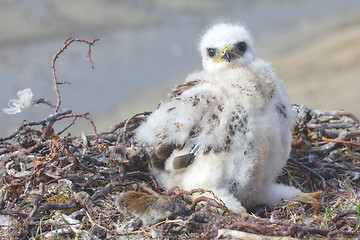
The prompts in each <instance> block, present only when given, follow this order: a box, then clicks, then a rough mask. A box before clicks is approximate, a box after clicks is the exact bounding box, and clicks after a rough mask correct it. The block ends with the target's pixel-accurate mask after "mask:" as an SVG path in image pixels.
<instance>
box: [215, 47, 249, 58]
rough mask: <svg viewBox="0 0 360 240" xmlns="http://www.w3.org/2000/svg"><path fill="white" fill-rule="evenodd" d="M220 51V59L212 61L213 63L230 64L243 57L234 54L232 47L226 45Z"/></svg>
mask: <svg viewBox="0 0 360 240" xmlns="http://www.w3.org/2000/svg"><path fill="white" fill-rule="evenodd" d="M220 51H221V57H219V58H218V59H216V60H214V62H224V61H227V62H230V61H231V60H234V59H236V58H240V57H243V56H242V55H237V54H235V53H234V49H233V47H232V46H230V45H228V44H226V45H225V46H224V47H222V48H220Z"/></svg>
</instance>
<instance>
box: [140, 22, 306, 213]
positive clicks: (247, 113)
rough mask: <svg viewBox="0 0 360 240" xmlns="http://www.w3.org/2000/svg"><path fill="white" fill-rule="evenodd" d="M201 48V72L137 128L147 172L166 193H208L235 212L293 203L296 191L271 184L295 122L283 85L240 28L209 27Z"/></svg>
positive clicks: (282, 162)
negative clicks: (172, 190)
mask: <svg viewBox="0 0 360 240" xmlns="http://www.w3.org/2000/svg"><path fill="white" fill-rule="evenodd" d="M199 50H200V53H201V57H202V65H203V68H204V70H203V71H199V72H195V73H192V74H190V75H188V77H187V79H186V81H185V83H184V84H182V85H179V86H177V87H175V89H174V90H173V92H172V93H171V96H170V99H169V100H168V102H166V103H163V104H161V105H160V106H159V107H158V108H157V109H156V110H155V111H154V112H153V113H152V114H151V115H150V116H149V117H148V118H147V120H146V121H145V122H143V123H142V124H141V125H140V127H139V128H138V129H137V131H136V137H137V139H138V141H139V142H140V143H141V144H143V145H144V146H145V147H146V149H147V150H148V151H147V152H148V157H149V166H150V169H151V171H152V173H153V174H154V176H155V177H156V178H157V179H158V181H159V182H160V184H161V185H162V186H163V187H165V188H171V187H174V186H178V187H180V189H184V190H191V189H195V188H203V189H208V190H212V191H213V192H214V193H215V194H216V195H217V196H218V197H219V198H220V199H222V200H223V202H224V203H225V204H226V206H227V207H228V208H230V209H231V210H233V211H236V212H240V211H243V210H244V207H245V208H246V207H249V206H252V205H255V204H275V203H278V202H279V200H280V199H287V200H290V199H293V198H295V196H296V195H298V194H300V191H299V190H298V189H296V188H295V187H290V186H285V185H282V184H277V183H275V180H276V177H277V176H278V175H279V174H280V173H281V171H282V167H284V165H285V164H286V161H287V159H288V157H289V153H290V147H291V140H292V137H291V131H292V127H293V125H294V124H295V118H296V117H295V112H293V111H292V108H291V102H290V99H289V97H288V93H287V91H286V89H285V86H284V84H283V82H282V81H281V80H279V79H278V78H277V77H276V75H275V73H274V71H273V69H272V68H271V67H270V65H269V64H268V63H266V62H265V61H264V60H262V59H260V58H258V57H257V56H256V54H255V50H254V48H253V42H252V39H251V37H250V35H249V33H248V31H247V29H246V28H245V27H244V26H242V25H239V24H233V23H219V24H215V25H213V26H212V27H211V28H210V29H209V30H208V31H207V32H206V33H205V34H204V35H203V37H202V38H201V41H200V44H199Z"/></svg>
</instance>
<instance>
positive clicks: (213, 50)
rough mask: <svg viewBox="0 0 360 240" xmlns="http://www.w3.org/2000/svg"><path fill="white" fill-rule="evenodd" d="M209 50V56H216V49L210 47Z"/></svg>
mask: <svg viewBox="0 0 360 240" xmlns="http://www.w3.org/2000/svg"><path fill="white" fill-rule="evenodd" d="M207 52H208V55H209V57H213V56H215V49H213V48H208V49H207Z"/></svg>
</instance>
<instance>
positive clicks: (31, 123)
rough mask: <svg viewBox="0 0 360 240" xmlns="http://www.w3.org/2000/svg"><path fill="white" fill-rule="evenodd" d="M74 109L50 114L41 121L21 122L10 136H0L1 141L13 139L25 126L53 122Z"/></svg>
mask: <svg viewBox="0 0 360 240" xmlns="http://www.w3.org/2000/svg"><path fill="white" fill-rule="evenodd" d="M71 112H72V111H71V110H66V111H63V112H59V113H57V114H55V115H52V116H49V117H47V118H45V119H43V120H40V121H26V122H23V123H21V125H20V127H18V128H17V129H16V130H15V132H14V133H12V134H10V135H9V136H6V137H2V138H0V142H2V141H6V140H9V139H12V138H13V137H15V136H16V135H17V134H18V133H19V132H20V131H21V130H22V129H23V128H24V127H28V126H38V125H44V124H45V123H47V122H51V121H54V120H55V119H57V118H58V117H61V116H63V115H67V114H70V113H71Z"/></svg>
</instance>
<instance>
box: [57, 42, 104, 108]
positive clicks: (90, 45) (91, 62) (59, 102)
mask: <svg viewBox="0 0 360 240" xmlns="http://www.w3.org/2000/svg"><path fill="white" fill-rule="evenodd" d="M98 40H99V39H95V40H94V41H92V42H89V41H86V40H83V39H78V38H68V39H67V40H66V41H65V44H64V45H63V46H62V48H61V49H60V50H59V51H58V52H57V53H56V54H55V55H54V57H53V59H52V63H51V71H52V77H53V82H54V90H55V94H56V106H55V108H54V112H55V113H57V112H58V111H59V109H60V105H61V99H60V91H59V88H58V81H57V76H56V72H55V63H56V60H57V59H58V57H59V55H60V54H61V53H63V52H64V51H65V49H66V48H67V47H68V46H69V45H70V44H72V43H73V42H83V43H86V44H87V45H88V46H89V50H88V58H89V61H90V65H91V67H92V68H94V64H93V61H92V59H91V47H92V46H93V45H94V43H95V42H96V41H98Z"/></svg>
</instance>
